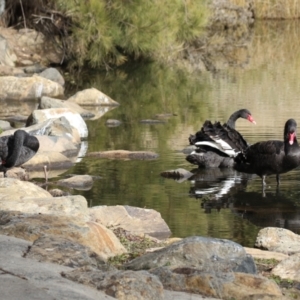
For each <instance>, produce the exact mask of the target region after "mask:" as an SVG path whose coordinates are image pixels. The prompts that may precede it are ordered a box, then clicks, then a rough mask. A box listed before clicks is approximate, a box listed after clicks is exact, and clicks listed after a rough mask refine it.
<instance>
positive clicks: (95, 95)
mask: <svg viewBox="0 0 300 300" xmlns="http://www.w3.org/2000/svg"><path fill="white" fill-rule="evenodd" d="M67 101H71V102H75V103H77V104H79V105H93V106H98V105H104V106H117V105H119V103H118V102H116V101H114V100H112V99H111V98H110V97H108V96H107V95H105V94H104V93H102V92H101V91H98V90H97V89H95V88H90V89H85V90H83V91H80V92H77V93H76V94H75V95H73V96H72V97H70V98H69V99H68V100H67Z"/></svg>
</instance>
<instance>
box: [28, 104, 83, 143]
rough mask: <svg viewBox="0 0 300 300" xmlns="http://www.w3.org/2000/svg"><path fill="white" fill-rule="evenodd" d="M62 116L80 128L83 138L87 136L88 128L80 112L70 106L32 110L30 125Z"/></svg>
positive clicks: (73, 125)
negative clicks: (69, 107)
mask: <svg viewBox="0 0 300 300" xmlns="http://www.w3.org/2000/svg"><path fill="white" fill-rule="evenodd" d="M61 117H65V118H66V119H67V120H68V122H69V123H70V125H71V126H72V127H74V128H76V129H77V130H78V132H79V135H80V137H81V138H86V137H87V136H88V128H87V126H86V123H85V122H84V120H83V119H82V117H81V116H80V114H78V113H76V112H74V111H72V110H70V109H68V108H49V109H42V110H39V109H38V110H34V111H33V112H32V116H31V118H32V122H31V124H30V125H34V124H38V123H43V122H46V121H48V120H49V119H59V118H61Z"/></svg>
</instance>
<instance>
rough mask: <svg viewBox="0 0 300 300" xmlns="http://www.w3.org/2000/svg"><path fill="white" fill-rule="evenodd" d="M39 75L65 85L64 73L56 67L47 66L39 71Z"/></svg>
mask: <svg viewBox="0 0 300 300" xmlns="http://www.w3.org/2000/svg"><path fill="white" fill-rule="evenodd" d="M39 76H41V77H44V78H46V79H49V80H51V81H54V82H57V83H59V84H60V85H61V86H64V85H65V80H64V78H63V77H62V75H61V74H60V73H59V72H58V70H57V69H55V68H47V69H46V70H44V71H42V72H41V73H39Z"/></svg>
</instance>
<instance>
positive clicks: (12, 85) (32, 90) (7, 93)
mask: <svg viewBox="0 0 300 300" xmlns="http://www.w3.org/2000/svg"><path fill="white" fill-rule="evenodd" d="M63 94H64V89H63V87H62V86H61V85H60V84H58V83H56V82H54V81H51V80H48V79H46V78H43V77H40V76H32V77H14V76H3V77H1V86H0V98H2V99H11V100H32V99H37V98H38V97H41V96H49V97H61V96H63Z"/></svg>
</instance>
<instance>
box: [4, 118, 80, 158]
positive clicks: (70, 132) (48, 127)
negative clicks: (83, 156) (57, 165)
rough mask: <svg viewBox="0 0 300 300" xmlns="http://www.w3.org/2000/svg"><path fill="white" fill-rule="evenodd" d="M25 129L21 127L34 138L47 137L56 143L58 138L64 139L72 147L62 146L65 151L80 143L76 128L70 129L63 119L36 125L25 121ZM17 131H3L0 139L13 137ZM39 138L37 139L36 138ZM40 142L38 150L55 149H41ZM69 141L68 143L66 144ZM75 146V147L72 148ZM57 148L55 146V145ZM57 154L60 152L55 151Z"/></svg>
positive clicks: (66, 121)
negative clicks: (8, 136) (34, 136)
mask: <svg viewBox="0 0 300 300" xmlns="http://www.w3.org/2000/svg"><path fill="white" fill-rule="evenodd" d="M27 123H28V125H27V127H22V128H21V129H22V130H24V131H26V132H28V133H29V134H32V135H36V136H44V135H45V136H49V137H55V138H53V140H55V141H57V140H58V139H59V138H60V137H63V138H65V141H64V144H65V143H69V144H70V142H71V143H72V146H70V145H67V146H64V148H65V149H68V148H70V149H71V150H72V149H74V148H75V146H78V145H79V144H80V143H81V139H80V135H79V132H78V130H77V129H76V128H74V127H72V126H71V125H70V123H69V121H68V120H67V119H66V118H65V117H61V118H58V119H49V120H46V121H44V122H41V123H37V124H35V125H32V124H31V123H32V122H31V121H29V120H27ZM16 130H17V129H11V130H6V131H4V132H3V133H2V134H1V135H0V137H2V136H7V135H13V134H14V132H15V131H16ZM38 138H39V137H38ZM39 141H40V148H39V149H40V150H41V149H42V151H49V149H56V148H48V147H47V148H45V149H43V148H42V147H43V145H42V142H43V141H41V140H39ZM68 141H69V142H68ZM74 145H75V146H74ZM56 146H57V145H56ZM57 152H62V151H60V150H57Z"/></svg>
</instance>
